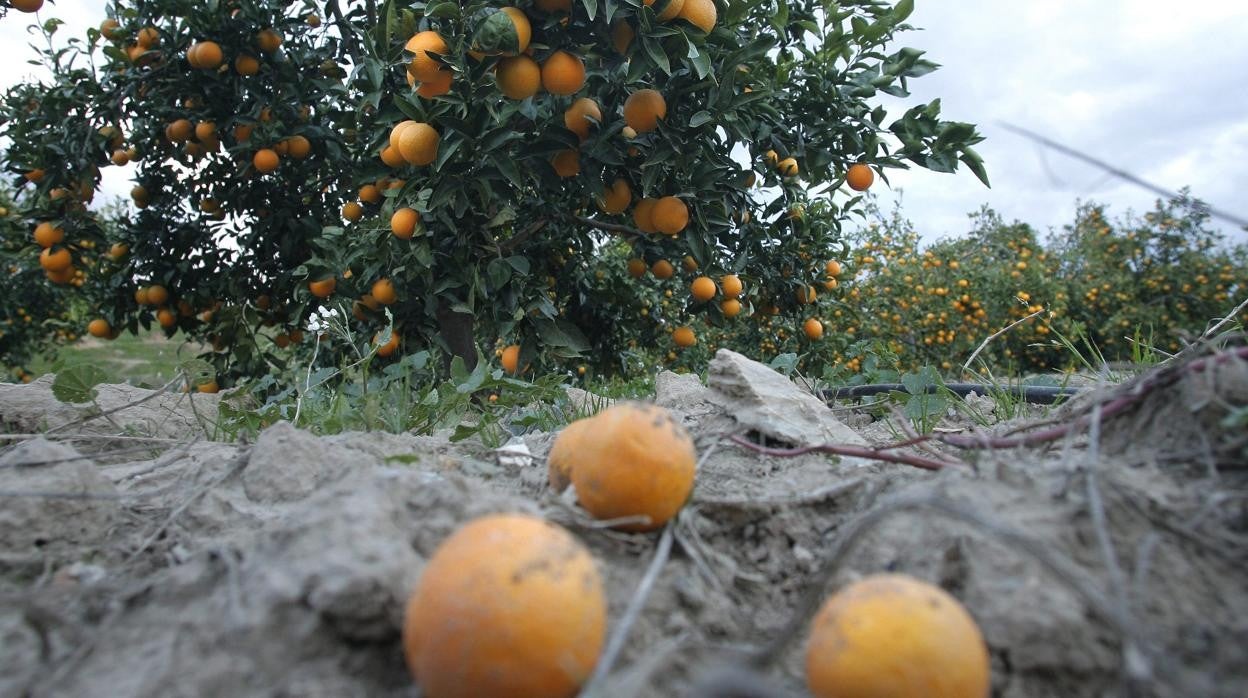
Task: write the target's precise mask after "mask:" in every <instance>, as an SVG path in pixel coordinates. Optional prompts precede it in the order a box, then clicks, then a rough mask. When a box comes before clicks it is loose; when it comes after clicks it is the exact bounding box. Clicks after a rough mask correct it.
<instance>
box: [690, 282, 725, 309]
mask: <svg viewBox="0 0 1248 698" xmlns="http://www.w3.org/2000/svg"><path fill="white" fill-rule="evenodd" d="M716 291H718V289H716V288H715V282H714V281H712V280H711V277H709V276H699V277H698V278H696V279H694V280H693V283H691V284H689V293H690V295H692V296H693V299H694V300H696V301H698V302H700V303H705V302H706V301H709V300H710V299H712V298H714V297H715V293H716Z"/></svg>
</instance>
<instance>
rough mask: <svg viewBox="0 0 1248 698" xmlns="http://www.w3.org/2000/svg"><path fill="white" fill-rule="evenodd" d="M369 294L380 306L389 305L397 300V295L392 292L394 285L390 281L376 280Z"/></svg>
mask: <svg viewBox="0 0 1248 698" xmlns="http://www.w3.org/2000/svg"><path fill="white" fill-rule="evenodd" d="M369 293H370V295H372V297H373V298H375V299H376V300H377V302H378V303H381V304H382V305H390V304H391V303H393V302H395V301H397V300H398V299H399V294H398V292H396V291H395V290H394V284H393V283H392V282H391V281H390V279H378V280H377V281H375V282H373V288H372V291H370V292H369Z"/></svg>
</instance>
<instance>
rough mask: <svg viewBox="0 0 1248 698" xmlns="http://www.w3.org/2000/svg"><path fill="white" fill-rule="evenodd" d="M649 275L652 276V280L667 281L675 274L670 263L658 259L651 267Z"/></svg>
mask: <svg viewBox="0 0 1248 698" xmlns="http://www.w3.org/2000/svg"><path fill="white" fill-rule="evenodd" d="M650 273H651V274H654V278H656V279H663V280H667V279H670V278H672V275H673V274H675V273H676V269H675V267H673V266H672V263H671V262H669V261H667V260H666V259H660V260H658V261H657V262H655V263H654V264H653V265H651V267H650Z"/></svg>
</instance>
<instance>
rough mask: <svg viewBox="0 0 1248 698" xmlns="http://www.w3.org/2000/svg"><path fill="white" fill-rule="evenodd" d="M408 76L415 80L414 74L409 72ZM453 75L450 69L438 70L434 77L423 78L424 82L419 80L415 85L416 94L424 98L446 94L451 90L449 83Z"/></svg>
mask: <svg viewBox="0 0 1248 698" xmlns="http://www.w3.org/2000/svg"><path fill="white" fill-rule="evenodd" d="M408 77H409V78H411V79H412V80H415V76H413V75H411V74H409V75H408ZM453 77H454V76H453V75H452V73H451V71H449V70H443V71H441V72H439V73H438V76H437V77H435V78H434V79H432V80H425V81H424V82H421V83H420V84H419V85H418V86H417V87H416V94H418V95H420V96H421V97H424V98H425V99H433V98H434V97H441V96H442V95H444V94H447V93H449V92H450V91H451V83H452V82H453Z"/></svg>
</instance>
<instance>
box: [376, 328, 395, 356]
mask: <svg viewBox="0 0 1248 698" xmlns="http://www.w3.org/2000/svg"><path fill="white" fill-rule="evenodd" d="M373 344H374V345H375V346H377V356H380V357H382V358H385V357H387V356H391V355H393V354H394V352H396V351H398V349H399V333H398V332H397V331H395V330H391V331H390V338H389V339H387V340H386V341H385V343H384V344H383V343H382V342H381V333H380V332H378V333H376V334H374V335H373Z"/></svg>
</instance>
